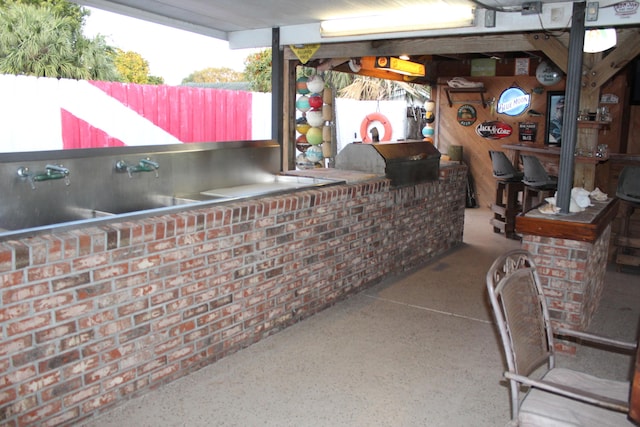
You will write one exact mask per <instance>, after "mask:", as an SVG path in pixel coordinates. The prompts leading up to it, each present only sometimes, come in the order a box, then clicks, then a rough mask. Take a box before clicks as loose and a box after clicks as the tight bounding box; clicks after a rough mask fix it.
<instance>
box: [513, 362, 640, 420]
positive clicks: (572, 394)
mask: <svg viewBox="0 0 640 427" xmlns="http://www.w3.org/2000/svg"><path fill="white" fill-rule="evenodd" d="M504 376H505V378H507V379H509V380H513V381H516V382H518V383H520V384H524V385H528V386H530V387H535V388H538V389H540V390H545V391H548V392H550V393H555V394H558V395H561V396H565V397H569V398H571V399H576V400H579V401H582V402H586V403H590V404H592V405H596V406H600V407H602V408H607V409H611V410H613V411H617V412H624V413H628V412H629V402H625V401H623V400H618V399H612V398H610V397H607V396H601V395H598V394H595V393H589V392H586V391H584V390H580V389H578V388H575V387H569V386H566V385H564V384H558V383H554V382H551V381H545V380H536V379H533V378H529V377H525V376H522V375H518V374H514V373H512V372H505V373H504Z"/></svg>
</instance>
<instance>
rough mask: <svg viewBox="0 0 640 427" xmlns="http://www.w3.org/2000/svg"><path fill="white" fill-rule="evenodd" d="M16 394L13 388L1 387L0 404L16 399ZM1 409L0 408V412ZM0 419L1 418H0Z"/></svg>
mask: <svg viewBox="0 0 640 427" xmlns="http://www.w3.org/2000/svg"><path fill="white" fill-rule="evenodd" d="M16 397H17V394H16V389H15V388H3V389H1V390H0V406H3V405H5V404H7V403H9V402H13V401H14V400H16ZM1 412H2V411H1V410H0V413H1ZM0 419H1V418H0Z"/></svg>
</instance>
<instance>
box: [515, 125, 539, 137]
mask: <svg viewBox="0 0 640 427" xmlns="http://www.w3.org/2000/svg"><path fill="white" fill-rule="evenodd" d="M518 131H519V135H520V137H519V139H520V141H522V142H536V134H537V133H538V124H537V123H535V122H520V123H518Z"/></svg>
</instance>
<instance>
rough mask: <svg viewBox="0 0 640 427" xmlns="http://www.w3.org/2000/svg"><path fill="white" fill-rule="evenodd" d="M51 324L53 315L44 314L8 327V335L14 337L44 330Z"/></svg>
mask: <svg viewBox="0 0 640 427" xmlns="http://www.w3.org/2000/svg"><path fill="white" fill-rule="evenodd" d="M50 324H51V314H49V313H44V314H39V315H36V316H32V317H29V318H27V319H23V320H20V321H18V322H13V323H9V324H8V325H7V335H8V336H14V335H18V334H22V333H25V332H30V331H34V330H36V329H42V328H45V327H47V326H49V325H50Z"/></svg>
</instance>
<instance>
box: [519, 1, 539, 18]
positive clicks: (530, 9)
mask: <svg viewBox="0 0 640 427" xmlns="http://www.w3.org/2000/svg"><path fill="white" fill-rule="evenodd" d="M541 13H542V2H541V1H528V2H525V3H522V14H523V15H539V14H541Z"/></svg>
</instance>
